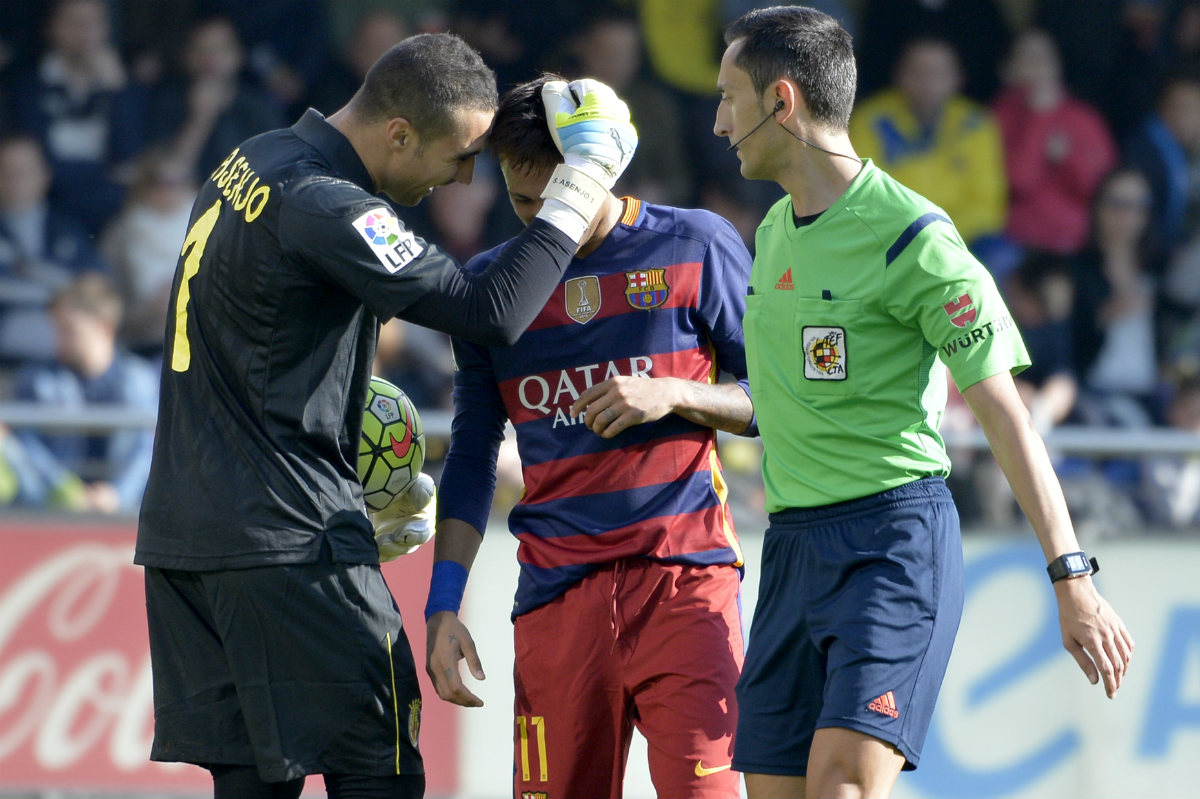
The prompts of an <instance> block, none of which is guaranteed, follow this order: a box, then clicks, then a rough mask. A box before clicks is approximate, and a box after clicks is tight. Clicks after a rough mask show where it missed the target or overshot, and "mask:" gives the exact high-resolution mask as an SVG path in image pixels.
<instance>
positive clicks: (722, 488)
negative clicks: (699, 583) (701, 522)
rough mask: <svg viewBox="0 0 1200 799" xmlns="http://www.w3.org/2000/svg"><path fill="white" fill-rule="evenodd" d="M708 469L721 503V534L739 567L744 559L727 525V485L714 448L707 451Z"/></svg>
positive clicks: (734, 534)
mask: <svg viewBox="0 0 1200 799" xmlns="http://www.w3.org/2000/svg"><path fill="white" fill-rule="evenodd" d="M714 435H715V433H714ZM708 467H709V469H711V470H712V483H713V491H715V492H716V493H717V499H718V500H719V501H720V503H721V532H722V533H724V534H725V540H726V541H728V542H729V546H730V547H731V548H732V549H733V552H734V554H735V555H737V562H736V563H734V564H733V565H734V566H741V565H743V564H744V563H745V560H746V558H745V556H744V555H743V554H742V545H741V544H740V543H739V542H738V539H737V534H736V533H735V532H734V531H733V527H732V525H730V524H729V505H728V504H727V503H726V500H727V499H729V484H728V483H726V482H725V475H723V474H722V473H721V461H720V460H719V459H718V458H717V449H716V447H713V448H712V449H710V450H709V451H708Z"/></svg>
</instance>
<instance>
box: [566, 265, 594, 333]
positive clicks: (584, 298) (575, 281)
mask: <svg viewBox="0 0 1200 799" xmlns="http://www.w3.org/2000/svg"><path fill="white" fill-rule="evenodd" d="M563 302H564V303H565V304H566V309H567V316H569V317H571V318H572V319H574V320H575V321H576V322H578V323H579V324H581V325H585V324H587V323H588V322H590V321H592V319H593V318H594V317H595V316H596V314H598V313H600V278H598V277H596V276H595V275H585V276H583V277H573V278H571V279H570V280H568V281H567V282H566V283H564V284H563Z"/></svg>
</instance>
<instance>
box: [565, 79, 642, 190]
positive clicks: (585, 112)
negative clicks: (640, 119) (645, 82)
mask: <svg viewBox="0 0 1200 799" xmlns="http://www.w3.org/2000/svg"><path fill="white" fill-rule="evenodd" d="M542 102H543V103H544V104H545V106H546V122H547V124H548V125H549V126H550V135H551V136H552V137H553V138H554V143H555V144H557V145H558V149H559V152H561V153H562V154H563V161H564V162H565V163H566V165H567V166H572V167H575V168H577V169H580V170H582V171H583V172H585V173H587V174H588V175H589V176H591V177H592V178H593V179H594V180H596V181H597V182H599V183H600V184H601V185H602V186H604V188H606V189H611V188H612V187H613V184H614V183H616V182H617V178H619V177H620V176H621V173H622V172H624V171H625V167H627V166H629V162H630V160H632V158H633V152H634V150H636V149H637V143H638V136H637V130H635V129H634V127H633V123H632V122H630V121H629V107H628V106H627V105H625V102H624V101H623V100H621V98H620V97H617V94H616V92H614V91H613V90H612V89H610V88H609V87H608V86H606V85H605V84H603V83H601V82H600V81H598V80H591V79H590V78H585V79H583V80H575V81H571V82H570V83H566V82H564V81H561V80H551V81H546V83H545V84H543V86H542Z"/></svg>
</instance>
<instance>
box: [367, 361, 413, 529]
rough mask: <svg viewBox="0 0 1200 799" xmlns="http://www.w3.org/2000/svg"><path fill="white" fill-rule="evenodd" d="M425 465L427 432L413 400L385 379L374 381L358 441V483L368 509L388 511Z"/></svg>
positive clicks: (375, 379)
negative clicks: (393, 501) (391, 503)
mask: <svg viewBox="0 0 1200 799" xmlns="http://www.w3.org/2000/svg"><path fill="white" fill-rule="evenodd" d="M424 465H425V432H424V430H423V429H422V428H421V417H420V416H419V415H418V414H417V409H416V408H415V407H413V404H412V400H410V399H409V398H408V397H407V396H406V395H405V393H404V392H403V391H401V390H400V389H399V388H398V387H397V386H395V385H393V384H392V383H389V382H388V381H387V380H384V379H383V378H382V377H372V378H371V386H370V389H369V390H368V391H367V407H366V410H365V411H364V413H363V424H362V436H361V438H359V440H358V479H359V481H360V482H361V483H362V486H363V495H364V497H365V498H366V500H367V507H369V508H370V509H371V510H382V509H383V508H385V507H387V505H388V503H390V502H391V501H392V500H393V499H394V498H395V497H396V495H397V494H402V493H404V492H405V491H407V490H408V487H409V486H411V485H412V484H413V481H414V480H416V479H417V475H418V474H420V473H421V468H422V467H423V466H424Z"/></svg>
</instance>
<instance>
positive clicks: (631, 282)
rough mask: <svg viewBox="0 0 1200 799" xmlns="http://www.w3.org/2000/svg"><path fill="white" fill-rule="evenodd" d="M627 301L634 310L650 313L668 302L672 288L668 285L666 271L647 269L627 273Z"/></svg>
mask: <svg viewBox="0 0 1200 799" xmlns="http://www.w3.org/2000/svg"><path fill="white" fill-rule="evenodd" d="M625 284H626V285H625V299H626V300H628V301H629V304H630V305H632V306H633V307H634V308H637V309H638V310H641V311H648V310H650V309H651V308H657V307H658V306H660V305H662V304H663V303H664V302H666V301H667V297H668V296H670V294H671V287H670V286H668V285H667V270H666V269H645V270H643V271H641V272H626V273H625Z"/></svg>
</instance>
